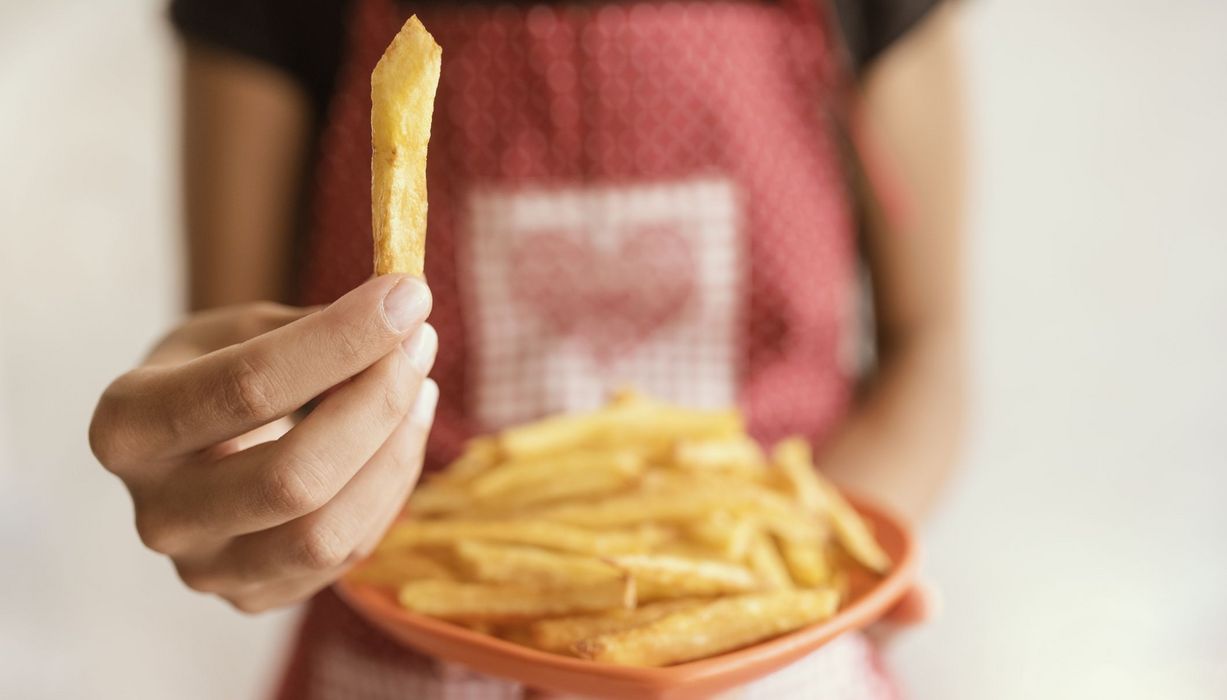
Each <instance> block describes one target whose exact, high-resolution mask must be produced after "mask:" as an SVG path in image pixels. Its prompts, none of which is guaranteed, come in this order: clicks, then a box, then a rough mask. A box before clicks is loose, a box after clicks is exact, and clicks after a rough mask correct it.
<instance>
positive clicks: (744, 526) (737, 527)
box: [686, 511, 758, 561]
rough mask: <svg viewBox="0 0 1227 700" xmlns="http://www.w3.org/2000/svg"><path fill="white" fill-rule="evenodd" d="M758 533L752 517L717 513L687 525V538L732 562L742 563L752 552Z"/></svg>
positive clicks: (723, 512)
mask: <svg viewBox="0 0 1227 700" xmlns="http://www.w3.org/2000/svg"><path fill="white" fill-rule="evenodd" d="M757 533H758V524H757V523H756V522H755V520H754V518H753V517H752V516H748V515H735V514H732V513H728V512H725V511H715V512H713V513H711V514H710V515H709V516H707V517H700V518H698V519H696V520H695V521H693V522H691V523H688V524H687V525H686V536H687V537H688V538H689V539H690V540H691V541H693V542H696V543H698V544H701V545H703V546H705V547H708V548H710V549H712V550H713V551H715V552H718V553H719V555H720V556H721V557H723V558H725V559H729V560H731V561H741V560H743V559H745V558H746V554H747V553H748V552H749V551H750V543H751V541H753V539H754V536H755V534H757Z"/></svg>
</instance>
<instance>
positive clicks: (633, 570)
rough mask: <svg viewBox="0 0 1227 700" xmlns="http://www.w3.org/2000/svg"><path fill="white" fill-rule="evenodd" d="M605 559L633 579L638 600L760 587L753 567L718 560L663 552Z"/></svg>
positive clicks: (688, 596)
mask: <svg viewBox="0 0 1227 700" xmlns="http://www.w3.org/2000/svg"><path fill="white" fill-rule="evenodd" d="M609 562H610V563H611V564H613V565H614V566H617V567H618V568H620V569H622V570H623V571H625V572H627V573H628V574H630V575H631V576H632V577H633V578H634V579H635V588H636V590H637V591H638V595H639V599H640V600H661V599H666V598H691V597H703V596H715V595H723V594H726V593H745V592H747V591H754V590H758V589H761V588H763V587H764V586H763V581H762V580H761V579H760V578H759V577H758V576H755V574H754V572H753V571H750V570H749V569H747V568H745V567H744V566H738V565H737V564H730V563H728V562H722V561H712V560H701V559H689V558H686V557H677V556H670V555H667V554H624V555H622V556H617V557H610V558H609Z"/></svg>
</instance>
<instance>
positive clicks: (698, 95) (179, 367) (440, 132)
mask: <svg viewBox="0 0 1227 700" xmlns="http://www.w3.org/2000/svg"><path fill="white" fill-rule="evenodd" d="M410 13H416V14H417V15H418V16H419V17H420V19H421V20H422V22H423V23H424V24H425V26H426V27H427V29H429V30H430V31H431V32H432V33H433V34H434V36H435V37H436V39H437V40H438V42H439V44H440V45H441V46H442V47H443V51H444V54H443V55H444V59H443V61H444V62H443V71H442V77H441V82H440V85H439V89H438V97H437V101H436V105H435V113H434V125H433V134H432V141H431V144H430V154H429V166H428V187H429V195H430V213H429V229H428V246H427V258H426V277H425V279H426V280H428V281H429V286H428V285H427V284H426V283H425V282H424V281H423V280H420V279H417V278H411V277H406V276H397V275H389V276H382V277H378V278H374V279H370V275H371V263H370V245H371V244H370V218H369V217H370V206H369V204H370V202H369V197H370V190H369V177H370V175H369V154H370V151H369V148H370V144H369V109H370V100H369V88H370V86H369V76H370V72H371V70H372V68H373V67H374V64H375V62H376V61H377V60H378V58H379V56H380V54H381V53H382V51H383V49H384V48H385V47H386V45H387V44H388V42H389V40H390V39H391V37H392V36H393V35H394V34H395V32H396V31H397V29H398V28H399V27H400V26H401V24H402V23H403V22H404V20H405V19H406V18H407V17H408V16H409V14H410ZM171 17H172V19H173V22H174V24H175V26H176V27H177V28H178V31H179V32H180V33H181V34H182V36H183V37H184V38H185V42H184V62H183V88H184V89H183V120H184V136H185V140H184V143H185V158H184V165H185V183H186V190H185V191H186V197H185V202H186V222H187V230H188V234H189V238H188V241H189V246H188V251H189V253H190V266H189V273H190V274H189V280H190V290H189V295H190V306H191V313H190V314H189V315H188V316H187V317H186V318H185V319H184V320H183V322H182V323H180V324H179V325H177V326H176V327H175V328H173V329H172V330H171V331H170V333H169V334H168V335H167V336H166V337H165V339H164V340H162V341H161V342H160V343H158V344H157V346H156V347H155V348H154V349H153V350H152V352H151V353H150V354H149V356H148V358H147V359H146V360H145V361H144V362H143V363H142V364H141V365H140V366H139V367H137V368H135V369H133V370H131V371H129V372H127V373H126V374H124V375H122V376H120V377H119V378H118V379H116V381H115V382H114V383H113V384H112V385H111V386H110V387H109V388H108V389H107V390H106V392H105V393H104V394H103V396H102V397H101V399H100V400H99V403H98V407H97V410H96V413H95V416H94V420H93V422H92V424H91V427H90V441H91V446H92V448H93V450H94V452H95V454H96V455H97V457H98V458H99V461H100V462H101V463H102V464H103V465H104V466H105V467H106V468H107V469H109V470H111V471H112V472H114V473H115V474H117V475H118V476H119V477H120V478H121V479H122V480H123V481H124V483H125V484H126V486H127V487H128V489H129V490H130V492H131V494H132V497H133V502H134V504H135V512H136V526H137V530H138V532H139V535H140V537H141V539H142V541H143V542H144V543H145V544H146V545H147V546H148V547H150V548H152V549H153V550H155V551H158V552H161V553H164V554H166V555H167V556H168V557H169V558H170V559H171V560H172V561H173V563H174V566H175V568H176V570H177V572H178V574H179V576H180V577H181V578H182V579H183V581H184V583H185V584H186V585H187V586H189V587H190V588H192V589H195V590H198V591H203V592H207V593H212V594H216V595H218V596H220V597H221V598H223V599H225V600H227V601H229V602H230V603H232V604H233V605H234V606H235V607H236V608H238V609H239V610H242V611H245V612H253V613H254V612H258V611H262V610H267V609H270V608H275V607H280V606H285V605H289V604H293V603H297V602H300V601H305V600H309V601H310V602H309V604H308V611H307V614H306V617H305V619H304V621H303V623H302V627H301V630H300V632H299V635H298V641H297V643H296V645H295V651H294V653H293V655H292V658H291V661H290V663H289V667H288V670H287V672H286V673H285V679H284V682H283V685H282V687H281V691H280V697H283V698H371V699H376V698H391V697H415V698H434V697H439V698H443V697H465V698H476V697H482V698H485V697H490V698H494V697H500V698H501V697H519V696H520V695H522V694H524V693H529V692H531V691H526V690H524V689H522V688H520V687H519V686H518V685H516V684H514V683H511V682H509V681H505V680H501V679H496V678H489V677H485V676H482V675H480V674H477V673H474V672H471V671H467V670H465V669H461V668H457V667H454V666H450V665H448V664H443V663H437V662H435V661H432V660H430V659H428V658H426V657H424V656H421V655H417V654H414V653H412V652H409V651H407V650H404V649H402V648H399V647H397V646H396V645H395V644H393V643H392V642H390V641H388V640H386V639H385V638H383V637H382V636H381V635H380V633H378V632H377V631H375V630H374V629H372V628H371V627H369V626H368V625H366V624H365V623H364V622H362V621H361V620H360V619H359V618H358V617H356V616H355V615H354V614H353V613H352V612H351V611H350V610H348V608H346V607H345V606H344V605H343V604H342V603H341V602H340V601H339V600H338V599H337V598H336V597H335V595H334V594H333V593H331V592H330V590H329V588H328V586H329V584H330V583H332V582H333V581H335V580H336V579H337V578H338V577H339V576H340V575H341V574H342V573H343V572H344V571H346V570H347V569H348V568H349V567H350V566H352V565H353V564H354V563H355V562H357V561H358V560H360V559H361V558H362V557H363V556H364V555H366V554H367V553H369V552H370V551H371V550H372V548H373V547H374V545H375V543H376V542H377V541H378V539H379V538H380V536H381V533H382V532H383V531H384V530H385V529H386V527H387V526H388V525H389V524H390V522H391V521H392V520H393V519H394V518H395V517H396V515H397V514H398V512H399V510H400V509H401V507H402V505H403V503H404V501H405V499H406V497H407V496H408V494H409V493H410V492H411V490H412V489H413V486H414V484H415V483H416V481H417V478H418V476H419V472H420V471H421V470H422V469H423V465H424V468H425V469H426V470H428V471H429V470H431V469H437V468H439V467H440V466H441V465H444V464H446V462H447V461H448V460H449V459H450V458H452V457H453V456H455V455H456V454H457V453H458V451H459V450H460V448H461V446H462V444H463V442H464V441H465V440H466V439H468V438H470V437H471V436H473V435H476V434H479V433H484V432H488V431H490V430H494V429H497V428H499V427H501V426H504V425H507V424H510V423H514V422H517V421H521V420H526V419H530V418H535V417H538V416H540V415H543V414H546V413H550V412H556V411H566V410H573V409H578V408H585V407H589V406H592V405H594V404H595V403H597V402H599V401H600V400H601V398H602V397H603V395H604V394H605V392H606V391H608V390H609V389H610V388H611V387H617V386H624V385H628V384H630V385H634V386H637V387H639V388H640V389H642V390H644V391H645V392H646V393H649V394H652V395H656V396H659V397H661V398H664V399H669V400H672V401H677V402H682V403H686V404H694V405H700V406H717V405H727V404H732V403H736V404H738V405H739V406H740V407H741V408H742V410H744V411H745V412H746V414H747V415H748V420H749V426H750V429H751V431H752V433H753V434H754V435H755V436H756V437H757V438H759V439H761V440H763V441H765V442H771V441H774V440H777V439H779V438H781V437H783V436H785V435H788V434H794V433H799V434H802V435H805V436H807V437H809V438H810V439H811V440H812V441H813V444H814V445H815V447H816V449H817V454H818V455H819V457H820V467H821V469H823V470H824V471H825V472H826V473H827V474H829V475H830V477H831V478H833V479H835V480H836V481H837V482H839V483H841V484H842V485H845V486H847V487H848V488H850V489H852V490H854V491H856V492H860V493H863V494H866V495H868V496H871V497H873V498H875V499H877V500H879V501H881V502H883V503H886V504H888V505H890V506H892V507H894V508H895V509H896V510H898V511H899V512H901V513H903V514H906V515H908V516H910V517H912V518H919V517H921V516H922V515H923V514H924V512H925V511H926V510H927V509H928V507H929V506H930V504H931V503H932V501H933V499H934V498H935V496H936V494H937V493H938V491H939V488H940V485H941V483H942V482H943V481H944V480H945V478H946V476H947V472H948V470H949V465H950V464H951V462H952V456H953V451H954V449H955V447H956V442H957V433H958V425H959V417H960V412H961V406H962V399H961V395H962V387H963V383H964V379H963V371H962V350H961V347H962V321H961V313H960V298H959V295H960V281H959V280H960V275H959V251H960V243H959V241H960V187H961V129H960V112H959V80H958V59H957V50H956V47H955V37H954V34H955V21H956V20H955V18H954V10H953V8H950V7H945V6H939V4H938V2H936V0H928V1H925V0H862V1H860V2H856V1H853V0H843V1H841V2H837V3H828V2H825V1H824V0H713V1H710V2H707V1H700V0H681V1H678V2H672V1H670V2H655V1H654V0H600V1H598V2H578V1H575V2H546V1H544V0H537V1H536V2H514V3H511V4H506V3H504V4H498V5H494V4H482V3H477V2H454V3H446V2H397V1H396V0H313V1H311V2H290V0H253V1H250V2H240V1H238V0H226V1H224V2H222V1H218V0H174V2H172V3H171ZM286 304H293V305H292V306H290V305H286ZM428 316H429V317H430V319H431V320H430V322H427V320H426V319H427V317H428ZM867 318H870V319H871V321H872V322H871V323H866V322H865V319H867ZM865 339H869V340H871V341H872V342H861V343H860V345H859V346H858V340H865ZM867 348H868V349H867ZM865 357H870V358H871V360H872V361H871V362H868V363H866V362H864V358H865ZM428 375H429V376H428ZM428 436H429V438H428ZM925 607H926V606H925V598H924V596H922V595H919V594H915V595H912V596H910V597H909V598H908V599H907V604H906V605H904V606H902V607H901V608H900V610H899V611H896V618H897V619H899V620H907V619H917V618H920V617H923V616H924V615H925V614H926V611H925ZM893 692H894V689H893V684H892V682H891V681H890V678H889V675H888V674H887V673H886V672H885V671H884V670H883V669H882V667H881V664H880V663H879V658H878V655H877V653H876V650H875V647H874V645H873V644H871V643H870V642H868V641H866V637H864V636H862V635H856V634H852V635H845V636H844V637H842V638H840V639H839V640H837V641H835V642H832V643H831V644H829V645H827V646H825V647H823V648H822V649H820V650H819V651H818V652H815V653H814V654H813V655H811V657H809V658H807V659H805V660H803V661H801V662H798V663H796V664H794V665H793V666H792V667H790V668H788V669H785V670H784V671H781V672H779V673H777V674H776V675H775V676H771V677H768V678H765V679H762V680H761V681H758V682H756V683H755V684H752V685H751V686H748V687H746V688H744V689H743V690H742V691H739V693H738V694H739V696H742V697H772V698H776V697H823V698H841V697H863V698H877V697H891V695H892V693H893Z"/></svg>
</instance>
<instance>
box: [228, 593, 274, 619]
mask: <svg viewBox="0 0 1227 700" xmlns="http://www.w3.org/2000/svg"><path fill="white" fill-rule="evenodd" d="M222 600H224V601H226V602H227V603H229V604H230V607H232V608H234V609H235V610H237V611H239V612H241V613H243V614H244V615H258V614H260V613H262V612H265V611H267V610H268V609H269V608H270V607H271V606H270V605H269V604H268V603H266V602H264V601H261V600H258V599H256V598H249V597H247V596H222Z"/></svg>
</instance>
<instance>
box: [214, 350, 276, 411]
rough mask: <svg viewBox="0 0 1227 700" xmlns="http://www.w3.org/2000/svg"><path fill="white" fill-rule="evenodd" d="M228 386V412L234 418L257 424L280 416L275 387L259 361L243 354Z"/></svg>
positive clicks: (237, 362) (238, 359)
mask: <svg viewBox="0 0 1227 700" xmlns="http://www.w3.org/2000/svg"><path fill="white" fill-rule="evenodd" d="M225 387H226V404H227V409H228V410H229V411H230V412H231V414H232V415H235V416H238V417H240V418H242V419H245V420H248V421H251V422H255V423H267V422H268V421H270V420H272V419H274V418H276V417H277V415H276V403H275V402H274V401H273V396H274V391H273V385H272V382H271V380H270V379H269V376H268V370H267V368H266V367H265V366H264V364H263V363H261V362H260V361H259V360H257V359H255V358H253V357H250V356H246V355H240V356H239V357H238V358H237V361H236V364H235V366H234V369H232V370H231V373H230V377H229V379H228V380H227V381H226V382H225Z"/></svg>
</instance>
